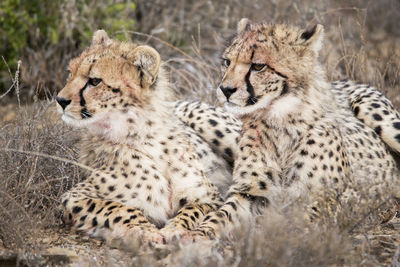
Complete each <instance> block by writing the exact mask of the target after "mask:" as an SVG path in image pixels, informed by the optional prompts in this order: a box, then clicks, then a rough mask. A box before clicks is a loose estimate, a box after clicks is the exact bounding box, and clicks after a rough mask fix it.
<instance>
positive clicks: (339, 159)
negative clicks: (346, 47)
mask: <svg viewBox="0 0 400 267" xmlns="http://www.w3.org/2000/svg"><path fill="white" fill-rule="evenodd" d="M323 32H324V31H323V27H322V26H321V25H316V26H315V27H313V28H312V29H310V30H301V29H299V28H297V27H293V26H289V25H284V24H278V25H271V24H255V23H252V22H250V21H249V20H248V19H242V20H241V21H240V22H239V25H238V33H237V35H236V36H235V37H234V38H233V39H232V41H231V43H230V45H229V46H228V47H227V48H226V50H225V52H224V53H223V56H222V57H223V62H222V73H223V77H222V81H221V83H220V85H219V87H218V89H217V96H218V98H219V100H220V101H222V102H223V103H225V104H224V105H225V109H226V110H227V111H229V112H230V113H231V114H233V115H234V116H235V117H236V118H237V119H239V122H236V121H235V120H233V119H230V120H231V121H232V122H231V123H232V125H234V127H235V128H238V127H241V133H240V134H237V133H236V132H235V131H229V132H227V131H226V129H228V130H229V127H228V126H227V125H226V124H223V122H222V121H221V120H217V119H214V120H215V123H213V125H210V123H209V119H208V117H207V116H211V114H212V112H204V111H203V112H202V114H199V108H198V106H199V105H197V104H193V103H180V104H178V105H177V106H176V107H175V112H176V114H177V115H178V117H180V118H181V120H183V121H184V122H185V123H187V124H188V125H190V126H192V127H193V128H194V129H195V130H196V131H198V132H199V134H201V135H202V136H203V138H204V139H205V140H208V142H209V143H210V144H213V145H214V148H215V149H216V150H218V151H219V152H220V153H221V154H222V155H224V157H225V158H228V159H230V160H234V170H233V185H232V186H231V187H230V189H229V194H228V197H227V199H226V201H225V204H224V205H223V206H222V207H221V208H219V210H218V211H215V212H211V213H210V214H209V215H207V216H206V217H205V218H204V221H203V222H202V223H201V224H200V226H199V227H198V229H197V231H196V232H193V234H194V235H197V237H199V238H202V237H207V236H208V237H211V238H214V237H219V236H221V235H222V234H224V233H229V232H230V231H231V230H232V229H233V227H235V226H240V224H243V223H246V222H248V220H249V218H252V217H254V215H255V214H258V213H259V212H261V211H263V212H266V213H268V210H270V209H269V207H273V206H274V204H275V200H277V199H278V198H280V197H282V196H291V197H294V198H293V199H296V198H300V199H304V196H306V197H307V198H306V202H307V203H305V204H304V208H305V210H306V214H309V218H311V219H312V220H314V219H318V218H322V217H323V216H329V217H330V218H337V217H336V216H338V215H339V214H340V208H341V207H344V206H349V205H354V203H356V206H352V207H351V209H352V210H354V211H355V212H356V213H357V212H359V213H360V214H362V212H365V208H364V210H363V211H362V208H361V207H362V204H364V206H365V203H367V207H366V208H367V209H373V208H375V207H377V205H379V204H380V203H381V201H382V197H383V196H385V195H388V194H391V193H393V192H392V187H393V186H398V180H399V179H398V178H399V171H398V169H397V166H396V163H395V161H394V159H393V157H392V154H391V153H390V151H389V149H388V146H389V147H391V148H392V149H393V150H395V151H400V149H399V148H400V146H399V143H400V134H399V132H400V131H399V129H400V117H399V113H398V112H397V111H396V110H395V109H394V108H393V106H392V105H391V103H390V102H389V101H388V100H387V99H386V98H385V97H384V96H382V95H381V94H380V93H379V92H377V91H376V89H374V88H372V87H369V86H364V85H356V84H354V83H352V82H351V81H346V80H344V81H340V82H334V83H328V82H327V81H326V79H325V73H324V71H323V68H322V66H321V65H320V64H319V62H318V59H317V58H318V52H319V50H320V49H321V47H322V39H323ZM200 110H207V107H206V106H205V104H204V105H203V107H202V108H201V109H200ZM205 113H206V115H204V114H205ZM188 114H192V116H191V117H190V116H188ZM221 116H225V115H223V114H220V117H221ZM225 117H226V116H225ZM195 118H198V119H196V120H195ZM214 140H215V141H214ZM235 143H237V144H236V146H235V145H234V144H235ZM385 143H386V144H385ZM387 145H388V146H387ZM387 197H389V196H387ZM359 209H360V210H359ZM322 211H324V212H322Z"/></svg>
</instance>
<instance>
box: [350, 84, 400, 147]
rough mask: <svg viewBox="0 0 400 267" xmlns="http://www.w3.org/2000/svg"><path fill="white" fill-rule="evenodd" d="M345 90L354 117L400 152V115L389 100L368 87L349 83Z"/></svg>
mask: <svg viewBox="0 0 400 267" xmlns="http://www.w3.org/2000/svg"><path fill="white" fill-rule="evenodd" d="M347 85H348V86H347ZM343 88H344V90H345V91H346V93H347V94H348V95H349V101H350V107H351V109H352V110H353V112H354V115H355V116H356V117H357V118H358V119H359V120H361V121H362V122H363V123H364V124H366V125H367V126H369V127H370V128H372V129H374V130H375V132H376V133H377V134H378V135H379V136H380V137H381V138H382V139H383V141H384V142H385V143H386V144H387V145H388V146H389V147H391V148H392V149H393V150H395V151H397V152H400V114H399V112H398V111H397V110H396V109H395V108H394V106H393V104H392V103H391V102H390V101H389V99H387V98H386V97H385V96H384V95H383V94H382V93H381V92H379V91H378V90H377V89H375V88H374V87H370V86H367V85H355V84H353V83H352V82H350V81H348V82H347V83H346V84H345V85H344V86H343Z"/></svg>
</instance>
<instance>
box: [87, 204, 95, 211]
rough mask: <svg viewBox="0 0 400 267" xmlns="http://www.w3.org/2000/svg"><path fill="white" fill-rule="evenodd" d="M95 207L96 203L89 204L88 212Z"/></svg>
mask: <svg viewBox="0 0 400 267" xmlns="http://www.w3.org/2000/svg"><path fill="white" fill-rule="evenodd" d="M95 208H96V203H94V202H93V203H92V205H90V207H89V209H88V210H87V211H88V212H92V211H94V209H95Z"/></svg>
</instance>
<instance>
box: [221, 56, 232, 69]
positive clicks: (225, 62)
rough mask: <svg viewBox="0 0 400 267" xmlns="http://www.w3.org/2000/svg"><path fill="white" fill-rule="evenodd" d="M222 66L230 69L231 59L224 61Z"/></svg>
mask: <svg viewBox="0 0 400 267" xmlns="http://www.w3.org/2000/svg"><path fill="white" fill-rule="evenodd" d="M222 64H223V65H224V67H226V68H227V67H229V65H231V61H230V60H229V59H226V58H224V59H222Z"/></svg>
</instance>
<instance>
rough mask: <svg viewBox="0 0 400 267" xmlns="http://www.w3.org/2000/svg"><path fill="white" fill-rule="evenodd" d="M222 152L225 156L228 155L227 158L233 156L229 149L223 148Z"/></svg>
mask: <svg viewBox="0 0 400 267" xmlns="http://www.w3.org/2000/svg"><path fill="white" fill-rule="evenodd" d="M224 152H225V154H226V155H228V156H229V157H232V156H233V153H232V149H230V148H229V147H227V148H225V150H224Z"/></svg>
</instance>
